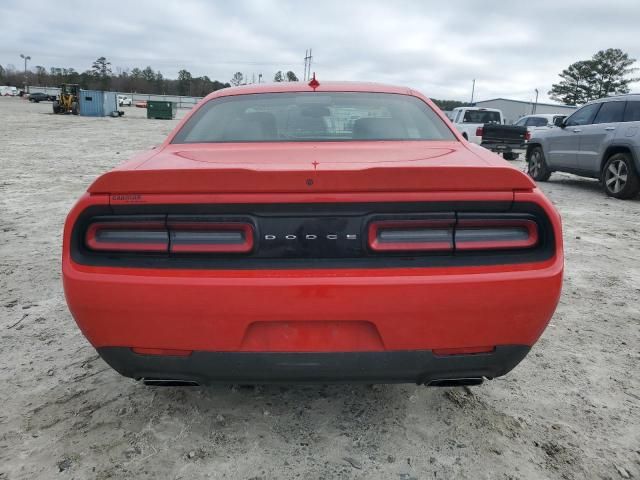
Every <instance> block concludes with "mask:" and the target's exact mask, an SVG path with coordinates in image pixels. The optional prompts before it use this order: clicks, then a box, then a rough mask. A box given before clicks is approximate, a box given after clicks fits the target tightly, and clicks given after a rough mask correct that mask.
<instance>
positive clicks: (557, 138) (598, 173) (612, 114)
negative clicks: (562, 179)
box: [527, 94, 640, 199]
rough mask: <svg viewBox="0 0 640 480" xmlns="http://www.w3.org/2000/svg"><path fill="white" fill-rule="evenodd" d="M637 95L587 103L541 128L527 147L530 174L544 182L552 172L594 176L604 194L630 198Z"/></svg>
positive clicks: (637, 146) (639, 137)
mask: <svg viewBox="0 0 640 480" xmlns="http://www.w3.org/2000/svg"><path fill="white" fill-rule="evenodd" d="M639 130H640V95H633V94H631V95H620V96H616V97H608V98H603V99H600V100H596V101H593V102H590V103H588V104H586V105H585V106H583V107H582V108H580V109H579V110H577V111H576V112H575V113H573V114H572V115H571V116H569V117H568V118H566V119H565V120H563V121H560V122H559V128H552V129H550V130H547V131H543V132H539V133H538V134H537V135H536V136H534V137H532V138H531V140H530V142H529V145H528V148H527V163H528V171H529V175H530V176H531V177H532V178H533V179H535V180H537V181H546V180H548V179H549V177H550V176H551V174H552V173H553V172H555V171H562V172H569V173H573V174H576V175H581V176H584V177H591V178H598V179H599V180H600V181H601V183H602V186H603V188H604V191H605V193H606V194H607V195H609V196H612V197H616V198H622V199H627V198H632V197H635V196H636V195H637V194H638V192H639V191H640V177H639V175H638V172H640V133H638V132H639Z"/></svg>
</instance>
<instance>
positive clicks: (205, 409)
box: [0, 98, 640, 480]
mask: <svg viewBox="0 0 640 480" xmlns="http://www.w3.org/2000/svg"><path fill="white" fill-rule="evenodd" d="M125 110H126V115H125V117H124V118H119V119H113V118H81V117H73V116H54V115H52V114H51V113H50V112H51V104H50V103H41V104H29V103H27V102H25V101H23V100H21V99H17V98H0V118H2V121H1V122H0V166H1V173H2V175H1V178H0V385H1V387H0V402H1V404H2V408H1V409H0V479H1V480H7V479H12V480H13V479H31V478H76V479H85V478H98V479H104V478H176V479H177V478H184V479H190V478H242V479H250V478H251V479H258V478H260V479H271V478H298V477H303V478H309V479H315V478H326V479H329V478H360V479H370V478H384V479H394V478H395V479H400V480H402V479H404V480H409V479H423V478H444V479H446V478H473V479H478V478H480V479H482V478H487V479H489V478H490V479H496V478H498V479H499V478H510V479H511V478H514V479H516V478H522V479H524V478H535V479H538V478H554V479H555V478H563V479H572V478H576V479H581V478H610V479H617V478H639V477H640V369H639V368H638V361H639V360H640V341H639V340H640V329H639V326H640V304H639V303H640V302H638V299H639V298H640V255H639V254H638V252H639V251H640V199H635V200H631V201H618V200H615V199H611V198H607V197H606V196H605V195H604V194H603V193H602V192H601V190H600V188H599V186H598V183H597V182H595V181H592V180H586V179H579V178H577V177H574V176H570V175H562V174H555V175H553V176H552V179H551V181H550V182H548V183H544V184H542V185H541V186H542V188H543V189H544V191H545V192H546V193H547V194H548V196H549V197H550V198H551V199H552V200H553V202H554V203H555V204H556V205H557V206H558V208H559V209H560V211H561V213H562V216H563V220H564V228H565V242H566V256H567V269H566V281H565V285H564V292H563V295H562V299H561V301H560V305H559V308H558V310H557V312H556V314H555V316H554V318H553V320H552V321H551V325H550V326H549V328H548V329H547V330H546V332H545V334H544V336H543V337H542V339H541V340H540V342H539V343H538V344H537V345H536V347H535V348H534V349H533V351H532V352H531V354H530V355H529V356H528V357H527V358H526V359H525V360H524V361H523V362H522V363H521V364H520V365H519V366H518V367H517V368H516V369H515V370H514V371H513V372H512V373H510V374H509V375H507V376H506V377H503V378H500V379H497V380H494V381H492V382H487V383H485V384H484V385H482V386H480V387H474V388H471V389H468V388H443V389H428V388H425V387H417V386H413V385H401V386H390V385H389V386H375V387H367V386H308V387H300V386H268V387H260V388H237V387H232V386H217V387H210V388H193V389H174V388H165V389H153V388H148V387H145V386H143V385H141V384H138V383H136V382H134V381H132V380H129V379H125V378H123V377H120V376H119V375H118V374H116V373H115V372H114V371H112V370H111V369H110V368H108V367H107V366H106V365H105V363H104V362H103V361H102V360H101V359H100V358H99V357H98V356H97V354H96V353H95V351H94V350H93V349H92V348H91V346H90V345H89V344H88V343H87V341H86V340H85V339H84V337H83V336H82V335H81V334H80V332H79V330H78V329H77V328H76V325H75V323H74V321H73V319H72V318H71V316H70V314H69V312H68V310H67V308H66V304H65V301H64V296H63V291H62V285H61V281H60V248H61V233H62V225H63V222H64V218H65V215H66V213H67V212H68V210H69V209H70V207H71V206H72V204H73V202H74V201H75V199H76V198H77V197H78V196H79V195H80V194H81V193H82V192H83V191H84V190H85V188H86V187H87V185H88V184H89V183H90V182H91V181H92V180H93V179H94V178H95V177H96V176H97V175H98V174H100V173H101V172H103V171H105V170H107V169H109V168H111V167H113V166H114V165H116V164H118V163H120V162H121V161H122V160H124V159H126V158H127V157H128V156H130V155H131V154H133V153H134V152H136V151H139V150H142V149H145V148H148V147H149V146H151V145H154V144H157V143H159V142H160V141H161V140H162V139H163V138H164V137H165V135H166V134H167V133H168V132H169V131H170V129H171V128H172V127H173V126H174V125H175V121H160V120H146V119H144V112H145V111H144V110H140V109H136V108H125ZM181 113H182V112H181ZM515 163H516V164H517V165H518V166H519V167H523V166H524V164H523V163H522V162H515ZM535 294H536V292H523V295H535Z"/></svg>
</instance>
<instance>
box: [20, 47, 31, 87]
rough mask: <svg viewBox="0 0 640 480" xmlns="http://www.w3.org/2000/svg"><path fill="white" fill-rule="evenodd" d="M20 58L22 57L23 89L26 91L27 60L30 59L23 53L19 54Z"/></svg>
mask: <svg viewBox="0 0 640 480" xmlns="http://www.w3.org/2000/svg"><path fill="white" fill-rule="evenodd" d="M20 58H24V91H25V93H26V92H27V61H28V60H31V57H30V56H29V55H25V54H24V53H21V54H20Z"/></svg>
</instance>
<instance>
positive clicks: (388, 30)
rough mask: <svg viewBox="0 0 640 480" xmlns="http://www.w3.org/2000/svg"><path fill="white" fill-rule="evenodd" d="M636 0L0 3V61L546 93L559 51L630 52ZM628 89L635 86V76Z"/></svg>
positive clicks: (433, 92)
mask: <svg viewBox="0 0 640 480" xmlns="http://www.w3.org/2000/svg"><path fill="white" fill-rule="evenodd" d="M639 20H640V1H638V0H626V1H621V0H608V1H607V2H602V1H601V0H597V1H588V0H582V1H569V0H563V1H543V0H537V1H527V2H523V1H511V0H504V1H492V0H482V1H473V0H462V1H459V0H448V1H426V0H424V1H421V0H415V1H393V0H383V1H375V0H369V1H351V0H339V1H333V0H311V1H302V0H301V1H268V0H253V1H241V0H229V1H213V0H209V1H197V0H192V1H185V0H182V1H175V2H171V1H155V2H152V1H136V0H130V1H120V0H110V1H100V2H97V1H95V2H94V1H91V0H84V1H78V2H75V1H67V2H65V1H62V0H59V1H49V0H30V1H28V2H25V1H16V0H1V1H0V64H1V65H3V66H6V65H7V64H13V65H14V66H15V67H16V68H23V63H22V60H21V58H20V57H19V55H20V53H25V54H26V55H30V56H31V57H32V60H31V62H30V66H35V65H42V66H44V67H46V68H47V69H49V68H50V67H52V66H59V67H63V66H64V67H73V68H75V69H76V70H78V71H84V70H86V69H88V68H89V67H90V66H91V63H92V61H93V60H95V59H96V58H97V57H98V56H106V57H107V59H108V60H110V61H111V63H112V67H113V70H114V71H116V70H117V68H118V67H120V68H123V69H126V68H128V69H131V68H133V67H136V66H137V67H141V68H144V67H145V66H147V65H150V66H151V67H152V68H153V69H154V70H160V71H161V72H162V73H163V74H164V76H165V77H170V78H174V77H175V76H177V72H178V70H180V69H182V68H185V69H187V70H189V71H190V72H191V73H192V74H193V75H194V76H200V75H208V76H209V77H210V78H211V79H217V80H221V81H229V79H230V78H231V77H232V75H233V73H234V72H236V71H240V72H243V73H245V74H247V75H248V76H249V78H251V76H252V75H253V74H255V75H256V77H257V75H258V74H259V73H262V74H263V76H264V78H265V79H272V78H273V74H274V73H275V72H276V71H277V70H279V69H282V70H293V71H294V72H295V73H296V74H297V75H298V76H299V77H300V78H302V73H303V65H304V61H303V57H304V52H305V50H306V49H307V48H313V67H312V68H313V70H314V71H316V72H317V76H318V78H319V80H321V81H322V80H323V79H324V80H369V81H377V82H386V83H393V84H400V85H407V86H410V87H413V88H416V89H418V90H420V91H422V92H423V93H425V94H426V95H428V96H431V97H435V98H446V99H457V100H469V98H470V95H471V82H472V79H474V78H475V79H476V99H487V98H492V97H498V96H500V97H507V98H514V99H520V100H530V99H531V98H532V97H533V96H534V95H535V94H534V89H536V88H537V89H539V90H540V95H541V96H540V99H541V100H542V101H544V100H546V99H547V95H546V93H547V91H548V90H549V88H550V86H551V84H552V83H553V82H555V81H557V80H558V77H557V74H558V73H559V72H560V71H561V70H562V69H563V68H565V67H566V66H568V65H569V64H570V63H572V62H574V61H576V60H580V59H586V58H589V57H591V55H593V54H594V53H595V52H596V51H598V50H600V49H605V48H609V47H616V48H621V49H623V50H624V51H626V52H628V53H629V54H630V55H631V56H632V57H634V58H640V36H639V33H640V24H639V22H638V21H639ZM634 87H635V88H634V90H636V91H637V90H639V89H640V85H639V84H635V85H634Z"/></svg>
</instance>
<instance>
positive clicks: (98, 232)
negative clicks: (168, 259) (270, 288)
mask: <svg viewBox="0 0 640 480" xmlns="http://www.w3.org/2000/svg"><path fill="white" fill-rule="evenodd" d="M85 245H86V247H87V248H88V249H89V250H93V251H97V252H131V253H239V254H242V253H249V252H251V251H252V250H253V247H254V227H253V225H252V224H251V223H248V222H228V221H220V222H215V221H191V220H184V221H181V220H169V221H153V220H137V219H131V220H117V221H95V222H93V223H91V224H90V225H89V226H88V228H87V231H86V234H85Z"/></svg>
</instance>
